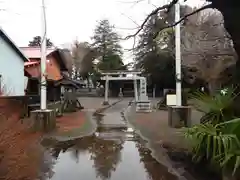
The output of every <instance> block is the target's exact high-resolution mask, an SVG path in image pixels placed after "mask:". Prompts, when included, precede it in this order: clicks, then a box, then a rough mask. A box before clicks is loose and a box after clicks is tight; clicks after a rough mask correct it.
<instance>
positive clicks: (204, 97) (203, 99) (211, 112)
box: [191, 88, 237, 124]
mask: <svg viewBox="0 0 240 180" xmlns="http://www.w3.org/2000/svg"><path fill="white" fill-rule="evenodd" d="M236 96H237V95H236V94H235V93H234V90H233V89H231V88H229V89H228V91H227V93H226V94H224V95H223V94H222V93H221V92H220V91H219V92H217V93H216V94H214V95H212V96H211V95H209V94H207V93H205V92H201V91H198V92H195V93H193V94H192V95H191V99H192V102H193V106H194V107H195V108H196V109H197V110H198V111H200V112H203V113H204V116H203V117H202V118H201V122H202V123H206V122H211V123H213V124H218V123H221V122H225V121H228V120H230V119H233V118H234V111H233V101H234V99H235V98H236Z"/></svg>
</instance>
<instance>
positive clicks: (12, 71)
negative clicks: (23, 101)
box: [0, 37, 25, 96]
mask: <svg viewBox="0 0 240 180" xmlns="http://www.w3.org/2000/svg"><path fill="white" fill-rule="evenodd" d="M0 74H1V75H2V77H1V88H3V95H7V96H22V95H24V94H25V93H24V62H23V59H22V58H21V57H20V56H19V55H18V54H17V53H16V52H15V50H14V49H12V47H11V46H10V45H9V44H8V43H7V42H6V41H5V40H4V39H2V37H0Z"/></svg>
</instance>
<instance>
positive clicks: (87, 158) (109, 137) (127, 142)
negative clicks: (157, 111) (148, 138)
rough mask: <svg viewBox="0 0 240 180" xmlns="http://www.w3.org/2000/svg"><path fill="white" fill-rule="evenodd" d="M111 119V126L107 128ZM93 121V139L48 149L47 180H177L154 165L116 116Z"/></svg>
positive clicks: (66, 143)
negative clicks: (94, 127)
mask: <svg viewBox="0 0 240 180" xmlns="http://www.w3.org/2000/svg"><path fill="white" fill-rule="evenodd" d="M111 116H112V117H113V119H114V121H115V124H114V125H113V124H111V126H108V125H109V124H108V122H109V119H111V118H110V117H111ZM104 118H105V119H104ZM117 118H118V120H119V121H121V122H119V123H120V124H119V123H118V120H117ZM96 121H97V122H98V125H99V127H98V129H97V131H96V132H95V133H94V134H93V135H91V136H88V137H84V138H80V139H77V140H74V141H69V142H64V143H58V144H55V145H54V147H51V146H50V148H49V150H50V152H51V156H52V158H54V163H53V164H52V167H51V172H52V173H51V175H50V177H48V178H47V179H48V180H66V179H68V180H79V179H81V180H107V179H109V180H133V179H134V180H175V179H178V178H177V177H175V176H174V175H172V174H171V173H169V172H168V170H167V168H166V167H164V166H163V165H161V164H160V163H158V162H157V161H156V160H155V159H154V158H153V157H152V156H151V152H150V151H149V150H148V149H147V148H146V147H145V142H144V141H143V140H142V139H141V138H140V137H139V136H137V135H136V134H135V133H134V131H133V130H132V129H131V128H128V127H127V126H126V123H125V125H124V123H122V122H124V119H123V118H122V117H121V114H120V112H119V113H118V114H116V111H112V112H107V114H106V116H103V117H102V118H101V117H100V118H99V117H98V118H96ZM118 125H119V126H118ZM48 147H49V146H48Z"/></svg>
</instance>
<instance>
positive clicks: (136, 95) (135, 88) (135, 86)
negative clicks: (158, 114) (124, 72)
mask: <svg viewBox="0 0 240 180" xmlns="http://www.w3.org/2000/svg"><path fill="white" fill-rule="evenodd" d="M133 82H134V96H135V102H137V101H138V85H137V79H136V75H134V80H133Z"/></svg>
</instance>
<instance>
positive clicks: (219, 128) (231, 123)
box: [184, 90, 240, 176]
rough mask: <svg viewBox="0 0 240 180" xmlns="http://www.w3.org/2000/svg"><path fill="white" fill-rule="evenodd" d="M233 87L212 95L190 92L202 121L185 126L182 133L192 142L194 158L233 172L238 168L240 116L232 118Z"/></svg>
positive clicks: (234, 173)
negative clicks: (192, 94) (189, 126)
mask: <svg viewBox="0 0 240 180" xmlns="http://www.w3.org/2000/svg"><path fill="white" fill-rule="evenodd" d="M233 92H234V91H233V90H229V91H228V92H227V94H225V95H222V94H221V93H216V94H215V95H213V96H210V95H207V94H205V93H202V92H197V93H195V94H194V96H192V97H193V100H194V103H195V104H194V105H195V107H196V108H197V109H198V110H200V111H202V112H204V113H205V115H204V116H203V117H202V124H199V125H195V126H194V127H192V128H185V130H184V132H185V137H186V138H187V139H188V140H191V142H192V146H193V148H192V153H193V154H194V156H193V160H194V161H197V162H198V161H201V160H207V161H209V162H210V163H211V164H213V165H217V167H219V168H220V169H221V170H222V171H223V172H231V173H232V175H233V176H236V174H238V173H239V168H240V118H236V119H233V118H234V114H233V108H232V105H233V100H234V98H235V97H236V95H234V93H233Z"/></svg>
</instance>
